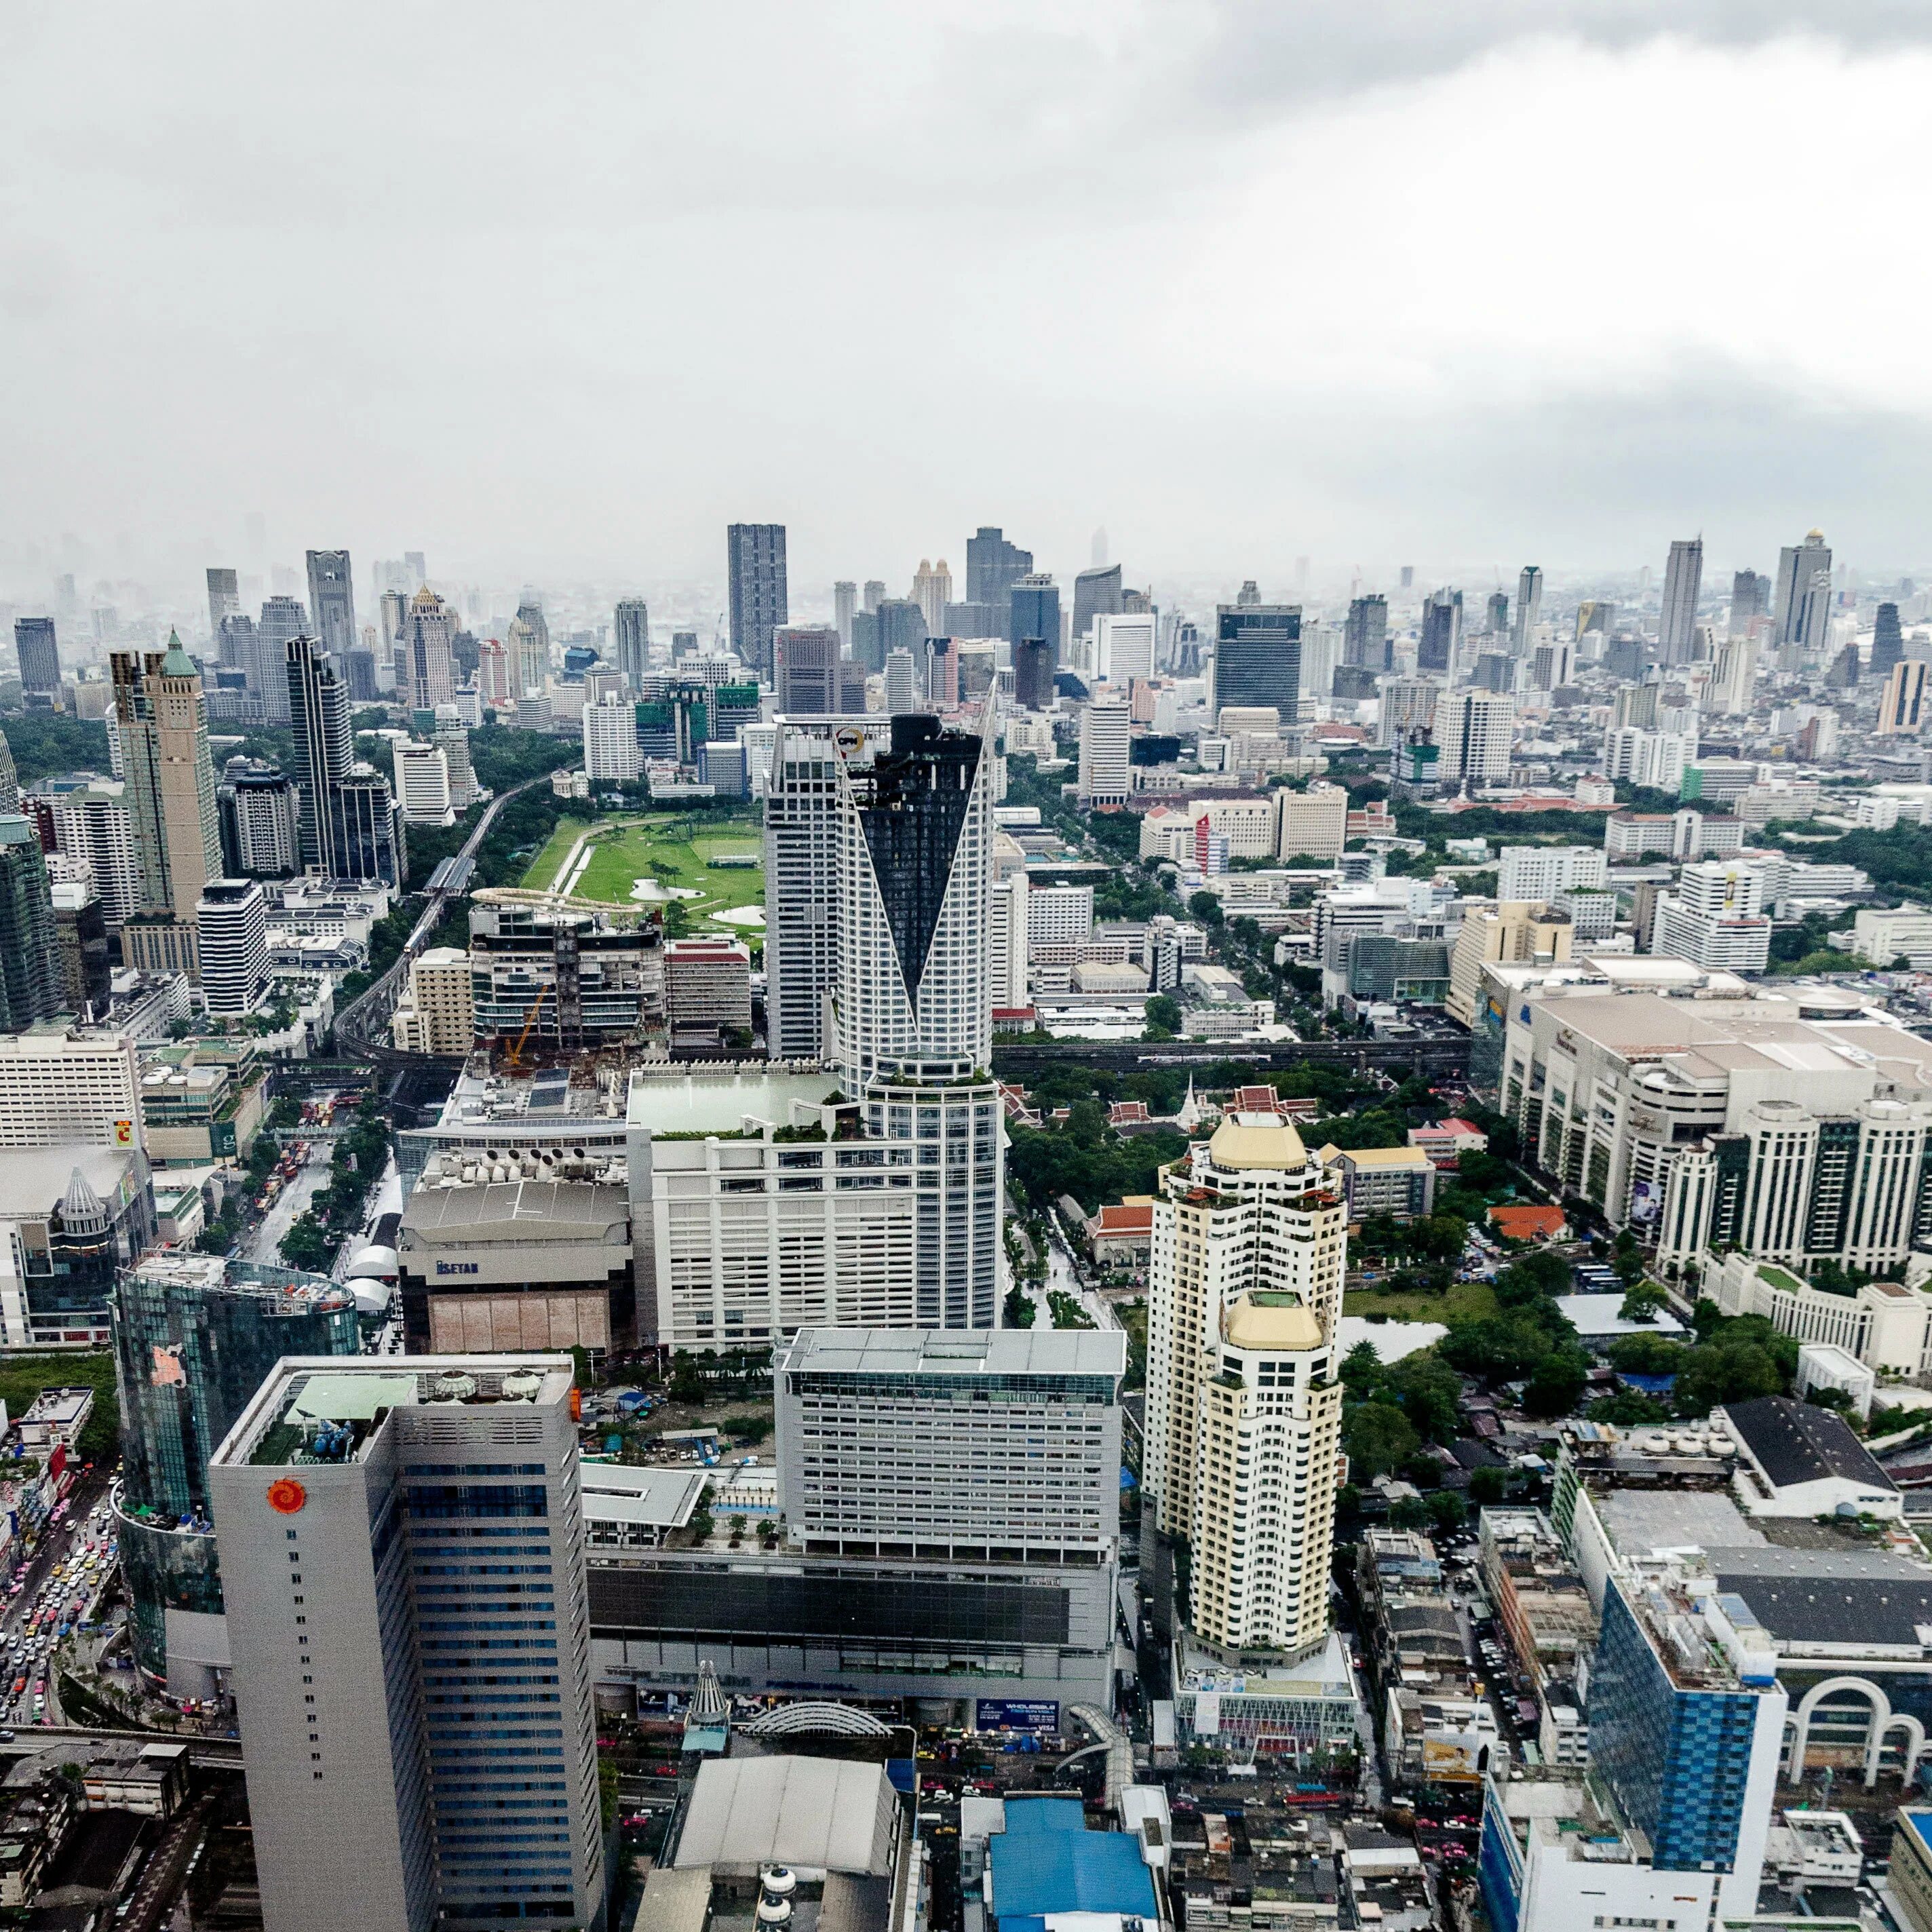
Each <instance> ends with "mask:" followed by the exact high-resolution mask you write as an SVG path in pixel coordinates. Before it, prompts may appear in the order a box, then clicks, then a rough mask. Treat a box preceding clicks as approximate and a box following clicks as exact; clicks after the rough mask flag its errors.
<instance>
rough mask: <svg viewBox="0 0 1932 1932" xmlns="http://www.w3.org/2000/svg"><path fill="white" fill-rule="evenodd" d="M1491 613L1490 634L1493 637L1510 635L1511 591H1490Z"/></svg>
mask: <svg viewBox="0 0 1932 1932" xmlns="http://www.w3.org/2000/svg"><path fill="white" fill-rule="evenodd" d="M1489 613H1490V615H1489V625H1488V631H1489V634H1490V636H1491V637H1508V635H1509V628H1510V622H1509V593H1508V592H1507V591H1505V590H1493V591H1491V592H1490V602H1489Z"/></svg>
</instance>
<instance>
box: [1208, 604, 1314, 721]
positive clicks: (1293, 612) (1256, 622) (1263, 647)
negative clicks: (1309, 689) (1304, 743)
mask: <svg viewBox="0 0 1932 1932" xmlns="http://www.w3.org/2000/svg"><path fill="white" fill-rule="evenodd" d="M1264 704H1271V705H1273V706H1274V709H1275V711H1276V712H1277V715H1278V716H1279V717H1280V720H1281V721H1282V723H1283V724H1295V723H1296V722H1297V721H1298V719H1299V718H1300V716H1301V605H1300V604H1222V605H1221V606H1220V609H1219V610H1217V613H1216V622H1215V634H1214V708H1215V709H1216V710H1217V712H1219V711H1222V710H1225V709H1226V708H1227V707H1228V706H1230V705H1238V706H1246V705H1257V706H1259V705H1264Z"/></svg>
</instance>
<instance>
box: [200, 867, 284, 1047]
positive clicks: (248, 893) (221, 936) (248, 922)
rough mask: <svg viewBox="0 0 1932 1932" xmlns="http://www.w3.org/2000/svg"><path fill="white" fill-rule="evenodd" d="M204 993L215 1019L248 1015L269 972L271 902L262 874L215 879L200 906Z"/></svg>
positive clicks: (203, 893) (208, 886)
mask: <svg viewBox="0 0 1932 1932" xmlns="http://www.w3.org/2000/svg"><path fill="white" fill-rule="evenodd" d="M195 927H196V941H197V946H198V949H199V959H200V961H201V991H202V998H203V999H204V1000H205V1001H206V1002H207V1004H208V1017H209V1019H217V1020H220V1019H246V1018H247V1016H248V1015H249V1014H250V1013H253V1012H254V1010H255V1008H256V1007H257V1004H259V1003H260V999H261V996H262V990H263V987H264V986H266V984H267V982H268V977H269V904H268V901H267V900H266V898H264V897H263V892H262V886H261V882H260V880H256V879H210V880H208V883H207V885H206V886H205V887H204V888H203V889H202V895H201V899H200V902H199V904H197V905H196V907H195Z"/></svg>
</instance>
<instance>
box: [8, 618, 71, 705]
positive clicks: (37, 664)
mask: <svg viewBox="0 0 1932 1932" xmlns="http://www.w3.org/2000/svg"><path fill="white" fill-rule="evenodd" d="M13 649H14V652H15V655H17V656H18V658H20V688H21V689H22V690H23V691H34V692H37V693H38V694H40V695H41V696H43V697H58V696H59V695H60V688H61V666H60V646H59V645H58V643H56V642H55V637H54V620H53V619H52V618H51V617H16V618H15V619H13Z"/></svg>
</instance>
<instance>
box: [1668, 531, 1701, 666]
mask: <svg viewBox="0 0 1932 1932" xmlns="http://www.w3.org/2000/svg"><path fill="white" fill-rule="evenodd" d="M1703 581H1704V539H1703V538H1702V537H1691V538H1680V539H1679V540H1678V541H1675V542H1673V544H1671V546H1670V561H1669V562H1667V563H1666V564H1665V565H1664V608H1663V611H1662V613H1661V615H1660V616H1659V617H1658V620H1657V661H1658V663H1659V664H1688V663H1689V662H1690V661H1691V659H1692V658H1694V657H1695V656H1696V655H1697V593H1698V592H1699V591H1700V589H1702V587H1703Z"/></svg>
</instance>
